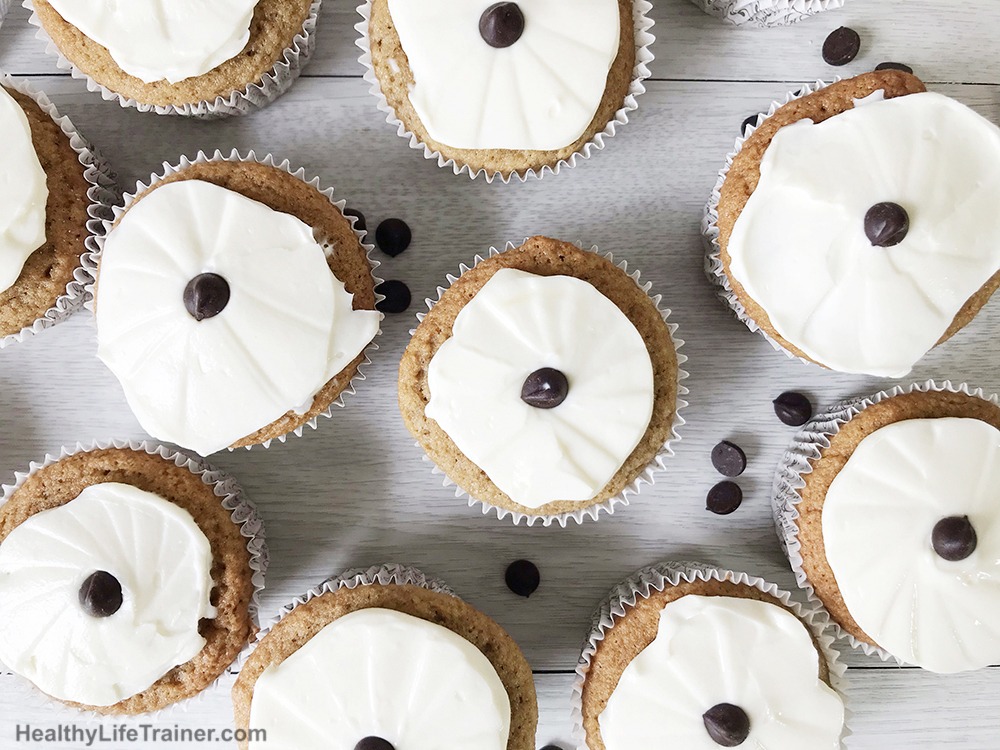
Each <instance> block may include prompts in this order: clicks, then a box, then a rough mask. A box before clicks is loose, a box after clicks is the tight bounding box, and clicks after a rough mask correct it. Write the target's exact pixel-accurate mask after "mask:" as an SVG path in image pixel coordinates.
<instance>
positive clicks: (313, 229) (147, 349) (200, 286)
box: [94, 152, 381, 456]
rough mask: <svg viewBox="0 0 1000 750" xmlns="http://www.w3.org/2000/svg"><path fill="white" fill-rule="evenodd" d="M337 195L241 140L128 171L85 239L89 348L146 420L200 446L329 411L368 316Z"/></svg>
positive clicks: (356, 238)
mask: <svg viewBox="0 0 1000 750" xmlns="http://www.w3.org/2000/svg"><path fill="white" fill-rule="evenodd" d="M343 205H344V202H343V201H340V202H338V203H334V202H333V198H332V191H330V190H320V188H319V185H318V181H317V180H312V181H310V182H307V181H306V179H305V177H304V176H303V172H302V170H299V171H298V172H295V173H291V172H290V171H289V169H288V163H287V162H284V163H282V164H280V165H275V164H274V162H273V161H272V159H271V158H270V157H267V158H265V159H264V160H262V161H260V162H258V161H256V157H254V155H253V153H252V152H251V154H250V155H249V156H248V157H247V158H245V159H244V158H241V157H240V155H239V154H238V153H236V152H233V153H232V154H231V155H230V156H229V157H228V158H223V157H222V155H221V154H220V153H218V152H216V154H215V156H214V157H212V158H208V157H206V156H205V155H204V154H199V155H198V157H197V158H196V159H195V160H194V161H189V160H187V159H185V160H183V161H182V162H181V164H180V165H179V166H177V167H167V168H166V172H165V174H163V175H161V176H154V177H153V179H152V183H151V185H150V186H149V187H146V186H144V185H139V189H138V192H137V194H136V195H134V196H128V197H127V198H126V205H125V208H124V209H121V210H119V211H117V212H116V213H117V216H116V218H115V221H114V223H111V222H107V230H108V234H107V237H106V238H104V239H103V240H101V241H100V245H101V252H100V255H99V258H98V262H99V266H98V270H97V274H98V276H97V284H96V287H95V290H94V297H95V299H94V305H95V312H96V317H97V344H98V352H97V353H98V356H99V357H100V358H101V360H102V361H103V362H104V363H105V364H106V365H107V366H108V367H109V368H110V369H111V371H112V372H113V373H114V374H115V375H116V376H117V377H118V379H119V381H120V382H121V384H122V388H123V389H124V391H125V397H126V399H127V400H128V403H129V406H131V408H132V411H133V412H134V413H135V415H136V418H137V419H138V420H139V423H140V424H141V425H142V427H143V429H145V430H146V431H147V432H148V433H149V434H150V435H153V436H155V437H157V438H158V439H161V440H165V441H169V442H172V443H177V444H178V445H182V446H184V447H186V448H190V449H192V450H195V451H197V452H198V453H201V454H202V455H206V456H207V455H209V454H211V453H214V452H216V451H218V450H222V449H223V448H226V447H232V448H236V447H249V446H252V445H256V444H264V445H267V444H269V442H270V441H271V440H273V439H274V438H279V439H282V440H283V439H284V438H285V436H286V435H288V434H289V433H295V434H297V435H301V431H302V428H303V427H304V426H306V425H309V426H311V427H315V426H316V419H317V417H319V416H320V415H323V416H327V417H329V416H330V413H331V408H332V406H333V405H334V404H335V403H338V404H341V405H342V403H343V402H342V401H341V400H340V398H341V395H342V394H344V393H345V392H353V386H352V381H353V379H354V378H355V377H357V376H358V375H359V368H360V366H361V365H362V364H364V363H365V362H366V361H367V358H366V355H365V351H366V349H367V348H368V347H369V346H372V340H373V339H374V338H375V336H376V335H377V334H378V332H379V322H380V320H381V313H379V312H376V310H375V279H374V277H373V276H372V267H371V265H370V263H369V261H368V257H367V253H368V250H370V247H371V246H368V245H363V244H362V243H361V240H360V237H361V235H360V234H359V233H357V232H355V231H354V229H353V221H352V220H350V219H348V218H346V217H345V216H344V214H343V211H342V209H343Z"/></svg>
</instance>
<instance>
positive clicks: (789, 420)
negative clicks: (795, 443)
mask: <svg viewBox="0 0 1000 750" xmlns="http://www.w3.org/2000/svg"><path fill="white" fill-rule="evenodd" d="M772 403H773V404H774V413H775V414H777V415H778V419H780V420H781V421H782V422H784V423H785V424H787V425H788V426H789V427H801V426H802V425H804V424H805V423H806V422H808V421H809V420H810V419H812V415H813V405H812V402H811V401H810V400H809V399H808V398H806V397H805V396H803V395H802V394H801V393H796V392H795V391H785V392H784V393H782V394H781V395H780V396H778V397H777V398H776V399H774V401H773V402H772Z"/></svg>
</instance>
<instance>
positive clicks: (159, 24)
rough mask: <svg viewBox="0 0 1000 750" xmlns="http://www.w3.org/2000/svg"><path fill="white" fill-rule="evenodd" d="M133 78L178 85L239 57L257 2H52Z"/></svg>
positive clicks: (194, 0)
mask: <svg viewBox="0 0 1000 750" xmlns="http://www.w3.org/2000/svg"><path fill="white" fill-rule="evenodd" d="M48 3H49V4H50V5H51V6H52V7H53V8H55V10H56V12H57V13H59V15H60V16H62V17H63V19H64V20H65V21H66V22H67V23H70V24H72V25H73V26H75V27H76V28H78V29H79V30H80V31H82V32H83V33H84V34H86V35H87V36H88V37H90V38H91V39H93V40H94V41H95V42H97V43H98V44H100V45H101V46H102V47H105V48H106V49H107V50H108V53H109V54H110V55H111V57H112V59H113V60H114V61H115V63H116V64H117V65H118V67H120V68H121V69H122V70H124V71H125V72H126V73H128V74H129V75H131V76H135V77H136V78H138V79H140V80H142V81H144V82H145V83H155V82H156V81H163V80H166V81H168V82H169V83H178V82H180V81H183V80H185V79H187V78H194V77H196V76H200V75H204V74H205V73H208V72H209V71H210V70H212V69H213V68H216V67H218V66H219V65H221V64H222V63H224V62H225V61H226V60H229V59H232V58H234V57H236V56H237V55H238V54H240V52H242V51H243V48H244V47H246V44H247V42H248V41H249V40H250V22H251V21H252V20H253V13H254V8H255V7H256V5H257V0H211V2H204V0H126V1H125V2H122V1H121V0H48Z"/></svg>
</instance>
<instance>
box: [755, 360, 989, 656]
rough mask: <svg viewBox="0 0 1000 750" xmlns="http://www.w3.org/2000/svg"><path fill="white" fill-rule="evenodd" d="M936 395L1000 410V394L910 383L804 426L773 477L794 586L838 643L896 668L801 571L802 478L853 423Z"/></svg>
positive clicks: (836, 407)
mask: <svg viewBox="0 0 1000 750" xmlns="http://www.w3.org/2000/svg"><path fill="white" fill-rule="evenodd" d="M931 392H949V393H962V394H965V395H966V396H972V397H975V398H981V399H983V400H984V401H988V402H990V403H991V404H994V405H1000V398H998V396H997V395H996V394H992V395H986V394H985V393H984V391H983V389H982V388H976V389H972V388H971V387H970V386H969V385H967V384H965V383H961V384H959V385H957V386H956V385H952V382H951V381H950V380H946V381H944V382H943V383H940V384H938V383H936V382H935V381H933V380H928V381H926V382H923V383H911V384H910V385H908V386H903V385H897V386H893V387H892V388H891V389H890V390H887V391H879V392H878V393H876V394H873V395H871V396H864V397H861V398H855V399H849V400H847V401H841V402H839V403H836V404H833V405H832V406H830V407H828V408H827V409H825V410H824V411H823V412H821V413H819V414H817V415H815V416H814V417H813V418H812V419H810V420H809V421H808V422H806V424H805V425H803V427H802V428H801V429H800V430H799V432H798V433H796V435H795V437H794V438H793V440H792V443H791V445H790V446H789V447H788V450H787V451H785V454H784V456H782V458H781V463H780V464H778V470H777V472H776V473H775V476H774V488H773V493H772V500H771V505H772V511H773V514H774V526H775V530H776V531H777V533H778V539H779V541H780V542H781V547H782V549H783V550H784V552H785V556H786V557H787V558H788V562H789V564H790V565H791V567H792V571H793V572H794V573H795V581H796V582H797V583H798V584H799V587H800V588H802V589H803V590H804V591H805V592H806V595H807V596H808V598H809V601H810V602H812V603H813V604H815V605H816V606H817V607H819V608H820V610H821V612H822V617H823V619H824V620H825V621H826V622H827V623H828V624H829V625H830V627H831V628H832V630H833V632H834V634H835V635H836V637H837V638H839V639H842V640H845V641H847V642H848V643H850V645H851V646H852V647H853V648H856V649H860V650H861V651H863V652H864V653H865V654H867V655H868V656H873V655H874V656H878V657H879V658H880V659H882V661H894V662H896V663H897V664H903V663H904V662H903V660H902V659H900V658H898V657H896V656H894V655H892V654H890V653H889V652H888V651H886V650H885V649H883V648H879V647H877V646H872V645H871V644H870V643H865V642H864V641H860V640H858V639H857V638H855V637H854V636H853V635H851V634H850V633H848V632H847V631H846V630H844V629H843V628H842V627H841V626H840V623H838V622H837V621H836V620H835V619H834V618H833V616H832V615H831V614H830V613H829V612H828V611H827V610H826V608H825V607H824V606H823V603H822V601H820V599H819V597H818V596H816V590H815V589H814V588H813V587H812V585H811V584H810V583H809V579H808V578H807V576H806V572H805V570H804V569H803V567H802V565H803V562H802V545H801V543H800V542H799V527H798V523H797V520H798V518H799V511H798V504H799V503H800V502H802V496H801V495H800V494H799V490H801V489H802V488H803V487H805V480H804V479H803V478H802V477H803V475H804V474H809V473H810V472H812V469H813V467H812V462H813V461H816V460H818V459H820V458H821V457H822V454H823V451H824V450H826V449H827V448H829V447H830V440H831V439H832V437H833V436H834V435H836V434H837V433H838V432H840V428H841V426H842V425H845V424H847V423H848V422H850V421H851V420H852V419H854V417H856V416H858V415H859V414H860V413H861V412H863V411H864V410H865V409H867V408H868V407H869V406H872V405H874V404H877V403H879V402H881V401H884V400H886V399H889V398H894V397H896V396H902V395H903V394H906V393H931Z"/></svg>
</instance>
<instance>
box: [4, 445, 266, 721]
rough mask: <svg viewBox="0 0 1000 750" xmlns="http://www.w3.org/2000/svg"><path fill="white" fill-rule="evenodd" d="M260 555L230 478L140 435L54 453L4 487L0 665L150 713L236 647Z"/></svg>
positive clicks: (190, 691)
mask: <svg viewBox="0 0 1000 750" xmlns="http://www.w3.org/2000/svg"><path fill="white" fill-rule="evenodd" d="M266 560H267V553H266V548H265V546H264V540H263V530H262V528H261V525H260V521H259V520H258V518H257V515H256V512H255V511H254V509H253V506H252V505H250V504H249V503H248V502H247V501H246V500H245V499H244V498H243V496H242V493H241V491H240V488H239V487H238V486H237V485H236V483H235V481H234V480H233V479H231V478H229V477H226V476H225V475H223V474H220V473H219V472H217V471H214V470H213V469H211V468H210V467H209V466H207V465H205V464H203V463H199V462H196V461H193V460H190V459H188V458H187V457H185V456H182V455H180V454H178V453H176V452H173V451H169V450H168V449H166V448H160V447H156V446H151V445H148V444H145V443H142V444H127V443H113V444H101V445H95V446H93V447H91V448H89V449H82V448H81V447H80V446H77V449H76V450H75V451H68V450H66V449H64V450H63V452H62V454H61V457H60V458H58V459H55V458H52V457H48V458H46V460H45V462H43V463H42V464H32V466H31V471H30V472H29V473H28V474H18V475H17V476H16V482H15V484H14V485H13V486H6V487H4V497H3V504H2V505H0V612H3V616H2V617H0V662H2V663H3V664H4V665H5V666H6V667H7V668H9V669H11V670H12V671H14V672H15V673H17V674H19V675H21V676H22V677H25V678H27V679H28V680H30V681H31V682H32V683H34V685H35V686H36V687H37V688H38V689H39V690H41V691H42V692H44V693H45V694H46V695H48V696H49V697H50V698H52V699H55V700H58V701H62V702H63V703H67V704H69V705H71V706H74V707H76V708H80V709H88V710H92V711H97V712H100V713H102V714H142V713H148V712H151V711H157V710H159V709H162V708H164V707H166V706H169V705H171V704H174V703H176V702H177V701H181V700H183V699H185V698H190V697H191V696H194V695H196V694H198V693H200V692H201V691H203V690H204V689H205V688H207V687H208V686H209V685H211V684H213V683H214V682H215V681H216V679H217V678H218V677H219V676H220V675H221V674H222V673H223V672H224V671H225V669H226V668H227V667H228V666H229V665H230V664H231V663H232V662H233V660H234V659H235V658H236V656H237V655H238V654H239V652H240V651H241V650H242V649H243V647H244V646H245V645H246V644H247V642H248V640H249V639H250V637H251V635H252V634H253V632H254V631H255V629H256V628H255V625H254V618H255V616H256V607H257V602H256V598H257V591H258V590H259V589H260V588H261V587H262V586H263V571H264V567H265V565H266Z"/></svg>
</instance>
